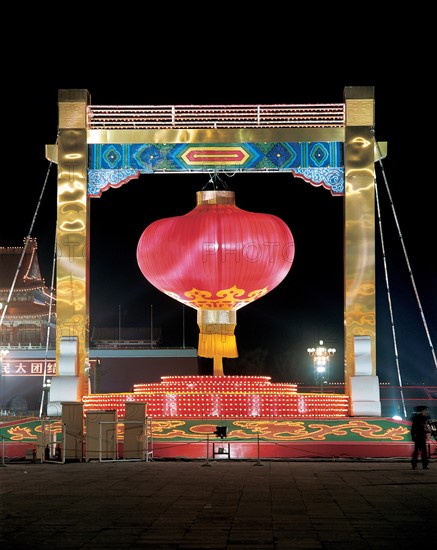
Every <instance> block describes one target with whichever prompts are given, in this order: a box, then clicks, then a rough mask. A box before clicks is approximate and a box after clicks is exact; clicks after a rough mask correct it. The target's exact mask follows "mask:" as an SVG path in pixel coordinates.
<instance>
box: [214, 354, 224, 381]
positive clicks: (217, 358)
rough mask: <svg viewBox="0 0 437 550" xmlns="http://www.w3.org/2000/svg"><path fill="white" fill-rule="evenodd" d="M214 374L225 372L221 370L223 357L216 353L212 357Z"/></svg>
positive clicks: (222, 374) (220, 374) (218, 374)
mask: <svg viewBox="0 0 437 550" xmlns="http://www.w3.org/2000/svg"><path fill="white" fill-rule="evenodd" d="M213 375H214V376H224V375H225V373H224V372H223V357H220V356H219V355H216V356H215V357H214V371H213Z"/></svg>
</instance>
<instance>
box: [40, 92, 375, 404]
mask: <svg viewBox="0 0 437 550" xmlns="http://www.w3.org/2000/svg"><path fill="white" fill-rule="evenodd" d="M58 106H59V134H58V141H57V143H56V144H55V145H47V146H46V156H47V158H48V159H50V160H52V161H54V162H56V163H57V164H58V198H57V219H58V227H57V279H56V291H57V327H56V328H57V330H56V340H57V347H56V357H57V365H58V373H59V376H58V377H57V378H56V379H54V380H53V381H52V390H51V397H52V400H53V401H54V402H56V401H58V402H61V401H74V400H80V399H81V398H82V396H83V395H86V394H87V393H88V376H87V366H88V355H89V262H90V258H89V250H90V247H89V238H90V215H89V213H90V204H89V203H90V200H91V199H92V198H93V197H94V198H98V197H99V196H101V194H102V193H103V192H104V191H105V190H106V189H108V188H110V187H119V186H121V185H123V184H125V183H127V182H128V181H129V180H131V179H134V178H138V177H139V176H140V174H143V173H144V174H146V173H147V174H153V173H157V172H161V173H162V172H169V173H170V172H180V173H193V172H221V173H225V172H230V173H235V172H262V173H264V172H265V173H274V172H275V173H278V172H289V173H290V175H293V176H295V177H300V178H303V179H304V180H306V181H308V182H309V183H310V184H312V185H315V186H322V187H325V188H326V189H328V190H329V191H330V192H331V194H332V195H333V200H336V198H335V197H343V199H344V331H345V332H344V339H345V356H344V372H345V391H346V393H347V394H348V395H350V396H351V394H352V393H353V392H354V391H355V398H354V397H353V395H352V399H351V408H352V410H351V413H352V414H361V413H362V412H363V409H362V408H361V405H360V402H361V400H362V396H363V391H364V393H368V390H369V386H368V383H369V381H370V382H371V386H372V388H375V387H376V385H375V384H376V383H377V380H376V323H375V320H376V312H375V301H376V300H375V206H374V203H375V187H374V178H375V160H376V156H377V154H376V150H377V149H378V150H381V149H383V148H384V147H376V144H375V140H374V118H375V114H374V113H375V101H374V88H373V87H346V88H345V90H344V98H343V102H342V103H338V104H308V105H231V106H213V105H208V106H193V105H189V106H118V105H116V106H94V105H91V98H90V94H89V92H88V91H87V90H83V89H73V90H59V94H58ZM364 382H365V383H364ZM363 383H364V384H363ZM354 388H355V390H354ZM377 391H378V397H377V398H375V401H379V389H378V390H377ZM354 403H355V404H356V406H355V410H354ZM377 408H378V407H376V410H377ZM364 410H365V411H366V412H367V413H368V414H369V411H370V414H372V407H370V409H369V407H368V406H365V407H364Z"/></svg>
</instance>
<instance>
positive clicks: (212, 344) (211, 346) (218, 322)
mask: <svg viewBox="0 0 437 550" xmlns="http://www.w3.org/2000/svg"><path fill="white" fill-rule="evenodd" d="M197 324H198V325H199V329H200V334H199V346H198V350H197V354H198V355H200V357H213V358H214V376H223V363H222V358H223V357H230V358H235V357H238V351H237V340H236V338H235V334H234V331H235V327H236V326H237V316H236V312H235V311H211V310H202V311H198V314H197Z"/></svg>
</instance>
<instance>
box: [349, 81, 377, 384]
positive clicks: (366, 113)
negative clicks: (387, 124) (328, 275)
mask: <svg viewBox="0 0 437 550" xmlns="http://www.w3.org/2000/svg"><path fill="white" fill-rule="evenodd" d="M345 106H346V129H345V142H344V145H345V147H344V164H345V209H344V216H345V220H344V287H345V289H344V293H345V294H344V298H345V303H344V308H345V311H344V323H345V327H344V330H345V339H344V343H345V355H344V357H345V393H346V394H348V395H350V377H351V376H354V373H355V363H354V336H370V342H371V357H372V375H373V376H374V375H375V373H376V312H375V309H376V308H375V303H376V295H375V164H374V162H375V158H374V157H375V154H374V151H375V143H374V135H373V127H374V118H375V115H374V112H375V101H374V89H373V86H369V87H366V86H364V87H348V88H345Z"/></svg>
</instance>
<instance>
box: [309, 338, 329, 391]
mask: <svg viewBox="0 0 437 550" xmlns="http://www.w3.org/2000/svg"><path fill="white" fill-rule="evenodd" d="M307 352H308V353H309V354H310V357H312V358H313V362H314V378H315V380H316V382H320V391H321V392H322V391H323V382H324V381H325V380H327V379H328V367H329V360H330V359H331V357H332V356H333V355H334V353H335V352H336V349H335V348H328V349H326V348H325V346H324V345H323V340H319V345H318V346H317V348H308V349H307Z"/></svg>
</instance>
